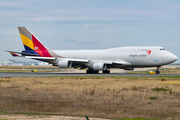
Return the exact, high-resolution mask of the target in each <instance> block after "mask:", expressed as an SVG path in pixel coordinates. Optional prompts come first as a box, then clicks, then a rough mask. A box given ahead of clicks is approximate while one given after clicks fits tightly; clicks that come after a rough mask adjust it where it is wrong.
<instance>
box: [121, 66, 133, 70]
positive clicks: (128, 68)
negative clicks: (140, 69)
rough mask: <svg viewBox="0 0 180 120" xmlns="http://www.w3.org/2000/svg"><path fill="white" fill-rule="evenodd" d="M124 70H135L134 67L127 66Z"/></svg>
mask: <svg viewBox="0 0 180 120" xmlns="http://www.w3.org/2000/svg"><path fill="white" fill-rule="evenodd" d="M123 69H124V70H134V67H125V68H123Z"/></svg>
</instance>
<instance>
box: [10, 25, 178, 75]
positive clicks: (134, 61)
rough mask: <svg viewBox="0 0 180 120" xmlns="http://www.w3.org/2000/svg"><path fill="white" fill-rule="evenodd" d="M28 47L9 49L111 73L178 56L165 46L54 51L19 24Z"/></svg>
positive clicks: (158, 63) (163, 62)
mask: <svg viewBox="0 0 180 120" xmlns="http://www.w3.org/2000/svg"><path fill="white" fill-rule="evenodd" d="M18 29H19V33H20V36H21V39H22V42H23V45H24V48H25V50H23V51H22V52H14V51H8V52H10V54H12V55H13V56H14V57H20V56H21V57H25V58H31V59H35V60H40V61H44V62H48V63H49V64H52V65H53V66H58V67H59V68H71V67H73V68H80V69H84V68H87V69H88V70H87V71H86V73H99V71H102V73H110V68H121V69H124V70H133V69H134V68H135V67H141V68H142V67H157V69H156V71H155V72H156V74H159V73H160V71H159V68H160V67H161V66H163V65H167V64H170V63H173V62H174V61H176V60H177V57H176V56H175V55H174V54H172V53H170V52H168V51H167V50H166V49H164V48H163V47H158V46H142V47H137V46H136V47H118V48H111V49H103V50H51V49H48V48H47V47H46V46H44V45H43V44H42V43H41V42H40V40H38V38H37V37H35V35H34V34H33V33H32V32H30V31H29V30H28V29H27V28H26V27H18Z"/></svg>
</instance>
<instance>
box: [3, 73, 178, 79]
mask: <svg viewBox="0 0 180 120" xmlns="http://www.w3.org/2000/svg"><path fill="white" fill-rule="evenodd" d="M43 76H180V74H128V73H110V74H102V73H99V74H86V73H61V72H59V73H57V72H56V73H54V72H39V73H38V72H12V73H10V72H1V73H0V78H6V77H43Z"/></svg>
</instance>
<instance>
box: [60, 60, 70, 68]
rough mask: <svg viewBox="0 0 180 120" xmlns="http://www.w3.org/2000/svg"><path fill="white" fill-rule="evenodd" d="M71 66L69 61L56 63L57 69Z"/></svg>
mask: <svg viewBox="0 0 180 120" xmlns="http://www.w3.org/2000/svg"><path fill="white" fill-rule="evenodd" d="M71 66H72V62H71V61H69V60H60V61H59V62H58V67H59V68H70V67H71Z"/></svg>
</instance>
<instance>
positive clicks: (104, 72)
mask: <svg viewBox="0 0 180 120" xmlns="http://www.w3.org/2000/svg"><path fill="white" fill-rule="evenodd" d="M86 73H87V74H98V73H99V71H94V70H86ZM102 73H103V74H109V73H110V70H103V71H102Z"/></svg>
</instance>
